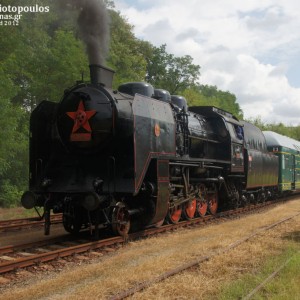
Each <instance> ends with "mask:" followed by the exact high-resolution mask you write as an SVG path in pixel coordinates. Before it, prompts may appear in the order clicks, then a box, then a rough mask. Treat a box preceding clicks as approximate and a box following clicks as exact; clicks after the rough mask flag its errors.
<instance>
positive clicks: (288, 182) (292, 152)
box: [263, 131, 300, 193]
mask: <svg viewBox="0 0 300 300" xmlns="http://www.w3.org/2000/svg"><path fill="white" fill-rule="evenodd" d="M263 134H264V135H265V138H266V142H267V147H268V150H269V151H270V152H273V153H274V154H275V155H277V156H278V159H279V170H278V189H279V192H282V193H285V192H289V191H296V190H299V189H300V142H299V141H297V140H294V139H291V138H289V137H286V136H283V135H281V134H278V133H276V132H272V131H264V132H263Z"/></svg>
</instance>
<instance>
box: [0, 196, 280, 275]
mask: <svg viewBox="0 0 300 300" xmlns="http://www.w3.org/2000/svg"><path fill="white" fill-rule="evenodd" d="M277 203H278V202H277ZM277 203H276V202H274V201H270V202H265V203H261V204H258V205H250V206H248V207H244V208H240V209H237V210H230V211H225V212H221V213H219V214H217V215H216V216H212V215H207V216H205V217H202V218H196V219H193V220H191V221H182V222H180V223H178V224H176V225H173V224H170V225H164V226H161V227H158V228H149V229H145V230H142V231H139V232H135V233H131V234H129V235H128V236H127V237H126V238H124V237H121V236H118V237H111V238H108V239H104V240H100V241H92V242H87V243H82V244H79V245H76V246H67V245H63V244H62V245H60V244H59V246H58V247H61V248H62V249H57V250H50V249H49V248H48V249H47V247H50V248H51V245H52V246H53V245H55V244H57V243H63V242H65V241H76V240H74V238H73V239H71V238H70V236H67V237H66V236H65V237H60V238H55V239H48V240H43V241H38V242H34V243H27V244H20V245H11V246H5V247H2V248H0V255H6V254H8V255H13V257H11V258H10V257H6V259H8V261H2V262H0V274H3V273H6V272H10V271H13V270H15V269H18V268H25V267H28V266H32V265H34V264H37V263H42V262H47V261H51V260H54V259H57V258H61V257H66V256H71V255H73V254H76V253H83V252H87V251H91V250H95V249H100V248H104V247H106V246H111V245H116V244H121V243H124V242H127V241H129V240H136V239H139V238H143V237H147V236H151V235H154V234H158V233H163V232H167V231H170V230H176V229H178V228H182V227H188V226H195V225H199V224H201V223H207V222H211V221H219V220H221V219H224V218H228V217H232V216H233V217H234V216H235V215H239V214H242V213H247V212H254V211H257V210H260V209H262V208H264V207H268V206H270V205H276V204H277ZM41 246H45V248H46V249H44V252H43V253H39V254H36V253H32V252H34V251H35V248H38V247H41ZM18 251H20V252H22V255H24V251H26V252H25V254H26V255H25V257H19V258H15V257H16V256H18ZM22 255H21V256H22ZM1 258H3V257H1V256H0V260H1ZM2 260H5V259H2Z"/></svg>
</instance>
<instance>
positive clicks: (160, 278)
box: [109, 212, 300, 300]
mask: <svg viewBox="0 0 300 300" xmlns="http://www.w3.org/2000/svg"><path fill="white" fill-rule="evenodd" d="M299 215H300V212H298V213H296V214H293V215H292V216H289V217H287V218H284V219H282V220H280V221H277V222H275V223H273V224H271V225H269V226H266V227H262V228H260V229H258V230H257V231H255V232H254V233H252V234H250V235H248V236H245V237H243V238H241V239H239V240H237V241H236V242H234V243H232V244H230V245H229V246H227V247H224V248H220V249H217V250H216V251H214V252H213V253H211V254H210V255H206V256H202V257H200V258H198V259H195V260H192V261H190V262H188V263H185V264H183V265H181V266H179V267H177V268H175V269H173V270H169V271H167V272H165V273H163V274H161V275H160V276H157V277H155V278H153V279H151V280H147V281H144V282H141V283H139V284H136V285H135V286H134V287H132V288H129V289H127V290H124V291H123V292H120V293H118V294H116V295H113V296H112V297H110V298H109V299H110V300H121V299H125V298H127V297H129V296H132V295H134V294H135V293H137V292H140V291H142V290H144V289H146V288H148V287H150V286H152V285H154V284H156V283H159V282H161V281H163V280H165V279H167V278H169V277H171V276H174V275H177V274H179V273H181V272H183V271H186V270H188V269H191V268H194V267H196V266H198V265H200V264H201V263H204V262H206V261H208V260H210V259H212V258H214V257H216V256H218V255H222V254H225V253H227V252H229V251H230V250H232V249H235V248H236V247H238V246H239V245H241V244H243V243H245V242H247V241H249V240H250V239H252V238H254V237H256V236H258V235H259V234H261V233H263V232H266V231H268V230H270V229H272V228H274V227H276V226H278V225H280V224H282V223H284V222H287V221H289V220H291V219H293V218H295V217H297V216H299ZM281 268H282V267H281ZM279 270H280V269H279ZM277 272H278V271H277ZM275 274H276V272H274V274H272V276H275ZM262 284H264V283H262ZM260 287H261V286H260V285H259V286H258V287H257V288H256V289H255V290H254V291H253V292H252V293H253V294H254V293H255V292H256V290H257V289H259V288H260ZM252 293H251V296H252ZM247 299H250V298H247Z"/></svg>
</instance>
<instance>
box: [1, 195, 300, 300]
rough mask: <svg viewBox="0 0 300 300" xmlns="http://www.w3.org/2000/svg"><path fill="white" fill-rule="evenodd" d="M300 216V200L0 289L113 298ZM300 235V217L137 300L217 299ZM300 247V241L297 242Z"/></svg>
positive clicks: (13, 295) (27, 294)
mask: <svg viewBox="0 0 300 300" xmlns="http://www.w3.org/2000/svg"><path fill="white" fill-rule="evenodd" d="M297 213H300V200H299V201H295V200H294V201H290V202H287V203H285V204H280V205H277V206H276V207H274V208H272V209H269V210H266V211H264V212H261V213H256V214H252V215H248V216H245V217H242V218H240V219H235V220H230V221H225V222H223V223H221V224H214V225H209V226H206V227H200V228H192V229H180V230H178V231H176V232H173V233H168V234H163V235H159V236H156V237H152V238H148V239H145V240H140V241H136V242H130V243H129V244H127V245H125V246H124V247H123V248H121V249H119V250H117V251H115V252H112V253H111V254H110V255H105V256H103V257H99V258H98V259H94V261H93V264H87V263H84V262H83V263H82V264H81V265H80V266H77V267H76V268H74V266H72V267H66V268H63V269H62V270H54V271H53V272H47V273H45V274H38V275H36V276H31V277H29V278H28V279H27V280H24V281H23V282H22V283H18V284H15V285H10V284H6V285H2V286H1V285H0V292H1V295H0V299H6V300H9V299H13V300H16V299H30V300H31V299H51V300H52V299H109V298H110V297H111V296H113V295H116V294H117V293H118V292H121V291H123V290H125V289H128V288H131V287H134V286H135V285H136V284H138V283H140V282H143V281H146V280H151V279H154V278H156V277H158V276H160V275H161V274H163V273H164V272H166V271H169V270H172V269H174V268H176V267H179V266H182V265H183V264H185V263H187V262H191V261H192V260H194V259H197V258H201V257H202V256H206V255H209V254H210V253H213V252H215V251H217V250H218V249H221V248H223V247H226V246H228V245H230V244H232V243H234V242H236V241H238V240H240V239H241V238H243V237H246V236H248V235H250V234H252V233H253V232H255V231H256V230H259V229H261V228H263V227H265V226H267V225H269V224H272V223H274V222H275V221H278V220H281V219H283V218H285V217H288V216H291V215H295V214H297ZM299 232H300V216H299V215H298V216H297V217H295V218H293V219H292V220H290V221H288V222H286V223H283V224H281V225H279V226H277V227H276V228H274V229H272V230H269V231H267V232H264V233H261V234H259V235H258V236H257V237H255V238H252V239H250V240H249V241H248V242H246V243H244V244H242V245H240V246H239V247H237V248H236V249H235V250H232V251H230V252H228V253H226V254H222V255H219V256H217V257H215V258H213V259H211V260H209V261H208V262H206V263H203V264H201V265H200V266H199V267H196V268H193V269H192V270H189V271H185V272H183V273H181V274H179V275H176V276H173V277H171V278H168V279H167V280H165V281H163V282H161V283H158V284H155V285H153V286H151V287H150V288H148V289H145V290H144V291H142V292H140V293H137V294H135V295H134V296H133V297H131V298H133V299H216V298H217V295H218V293H219V292H220V287H221V286H222V285H223V284H224V283H226V282H229V281H232V280H235V279H236V278H238V277H239V276H240V275H241V274H244V273H245V272H249V271H250V272H251V271H255V270H256V269H257V268H259V266H260V265H261V264H262V263H263V262H264V261H265V259H266V258H267V257H270V256H275V255H278V254H279V253H281V251H282V249H283V248H284V247H285V245H286V243H288V242H289V241H290V240H293V236H294V235H295V234H296V233H299ZM298 244H299V242H298Z"/></svg>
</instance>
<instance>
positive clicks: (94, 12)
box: [63, 0, 109, 64]
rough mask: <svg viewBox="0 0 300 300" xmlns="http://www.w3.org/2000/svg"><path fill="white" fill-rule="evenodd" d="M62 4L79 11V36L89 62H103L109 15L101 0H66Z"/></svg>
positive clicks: (106, 50)
mask: <svg viewBox="0 0 300 300" xmlns="http://www.w3.org/2000/svg"><path fill="white" fill-rule="evenodd" d="M63 2H64V3H63V5H64V6H65V7H68V8H70V9H76V10H77V11H78V12H79V15H78V20H77V22H78V26H79V34H80V38H81V39H82V40H83V42H84V43H85V45H86V51H87V54H88V58H89V63H90V64H104V61H105V58H106V55H107V53H108V48H109V16H108V12H107V9H106V6H105V4H104V2H103V0H67V1H63Z"/></svg>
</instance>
